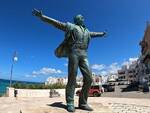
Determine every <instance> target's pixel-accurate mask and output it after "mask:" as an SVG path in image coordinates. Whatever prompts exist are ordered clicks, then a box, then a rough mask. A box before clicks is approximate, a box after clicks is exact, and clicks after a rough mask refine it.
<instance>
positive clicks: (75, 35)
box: [32, 9, 106, 112]
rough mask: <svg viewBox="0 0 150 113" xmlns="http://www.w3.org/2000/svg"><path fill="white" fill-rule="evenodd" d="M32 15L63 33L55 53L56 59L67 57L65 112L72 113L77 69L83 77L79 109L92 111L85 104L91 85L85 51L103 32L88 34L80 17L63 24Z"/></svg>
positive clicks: (39, 14) (45, 17) (38, 13)
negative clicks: (61, 40)
mask: <svg viewBox="0 0 150 113" xmlns="http://www.w3.org/2000/svg"><path fill="white" fill-rule="evenodd" d="M32 13H33V15H34V16H37V17H39V18H40V19H41V20H42V21H44V22H47V23H49V24H51V25H53V26H54V27H56V28H58V29H60V30H62V31H64V32H65V39H64V41H63V42H62V43H61V44H60V45H59V47H58V48H57V49H56V51H55V55H56V56H57V57H68V59H69V62H68V83H67V86H66V102H67V110H68V111H69V112H74V111H75V107H74V92H75V86H76V76H77V71H78V67H79V68H80V70H81V73H82V75H83V82H84V83H83V86H82V90H81V94H80V96H79V108H80V109H83V110H88V111H92V110H93V109H92V108H91V107H90V106H89V105H88V104H87V99H88V91H89V88H90V86H91V83H92V72H91V70H90V68H89V63H88V58H87V49H88V45H89V42H90V39H91V38H94V37H102V36H104V35H105V34H106V33H105V32H90V31H89V30H88V29H87V28H86V26H85V24H84V18H83V16H82V15H77V16H75V17H74V24H73V23H69V22H67V23H63V22H60V21H58V20H55V19H53V18H50V17H47V16H45V15H43V14H42V12H41V11H38V10H36V9H34V10H33V12H32Z"/></svg>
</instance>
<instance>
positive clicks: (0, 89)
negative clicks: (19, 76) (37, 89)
mask: <svg viewBox="0 0 150 113" xmlns="http://www.w3.org/2000/svg"><path fill="white" fill-rule="evenodd" d="M9 82H10V81H9V80H5V79H0V96H2V95H4V94H6V88H7V87H8V86H9ZM15 82H19V83H25V84H34V83H36V84H37V83H38V84H41V83H39V82H27V81H16V80H13V81H12V83H15Z"/></svg>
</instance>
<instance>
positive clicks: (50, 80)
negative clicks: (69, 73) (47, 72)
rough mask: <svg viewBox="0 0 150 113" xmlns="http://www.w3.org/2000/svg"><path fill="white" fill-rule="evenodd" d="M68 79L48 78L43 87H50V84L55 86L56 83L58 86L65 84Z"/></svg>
mask: <svg viewBox="0 0 150 113" xmlns="http://www.w3.org/2000/svg"><path fill="white" fill-rule="evenodd" d="M67 81H68V79H67V78H66V77H65V78H56V77H48V78H47V80H46V82H45V85H50V84H56V83H60V84H64V85H66V84H67Z"/></svg>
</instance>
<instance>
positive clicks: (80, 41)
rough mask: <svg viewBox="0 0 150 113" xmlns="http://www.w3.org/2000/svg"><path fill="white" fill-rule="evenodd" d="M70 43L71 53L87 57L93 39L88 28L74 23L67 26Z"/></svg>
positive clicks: (67, 36)
mask: <svg viewBox="0 0 150 113" xmlns="http://www.w3.org/2000/svg"><path fill="white" fill-rule="evenodd" d="M66 29H67V30H66V31H67V33H68V34H67V35H66V38H68V39H69V40H68V43H69V45H70V47H69V49H70V53H74V54H77V55H87V49H88V45H89V41H90V39H91V37H90V33H89V31H88V29H87V28H84V27H82V26H79V25H75V24H72V23H69V22H68V23H67V24H66Z"/></svg>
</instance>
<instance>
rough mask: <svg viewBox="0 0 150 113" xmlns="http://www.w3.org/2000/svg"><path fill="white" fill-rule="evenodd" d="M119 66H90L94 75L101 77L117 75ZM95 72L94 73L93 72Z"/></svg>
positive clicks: (115, 64)
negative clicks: (111, 74)
mask: <svg viewBox="0 0 150 113" xmlns="http://www.w3.org/2000/svg"><path fill="white" fill-rule="evenodd" d="M120 67H121V66H120V65H119V64H118V63H116V62H115V63H112V64H110V65H108V66H106V65H104V64H94V65H92V67H91V68H92V69H93V72H94V73H97V74H101V75H108V74H110V73H117V71H118V69H120ZM95 71H96V72H95Z"/></svg>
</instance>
